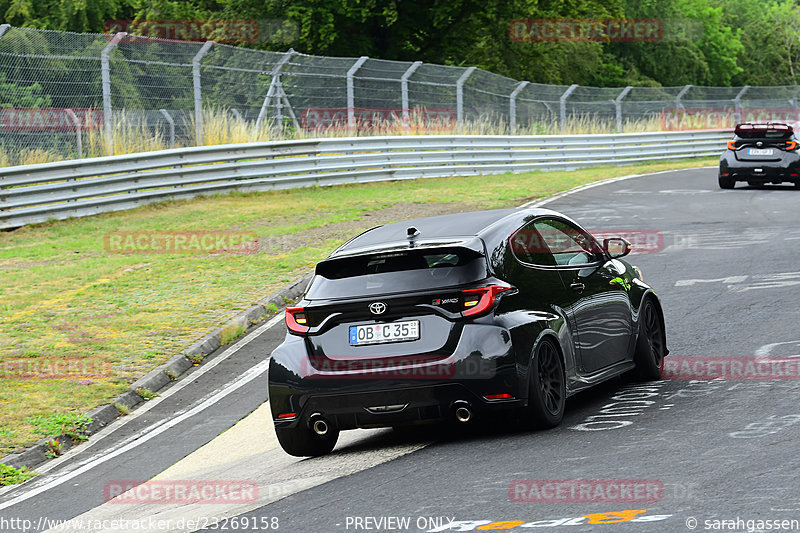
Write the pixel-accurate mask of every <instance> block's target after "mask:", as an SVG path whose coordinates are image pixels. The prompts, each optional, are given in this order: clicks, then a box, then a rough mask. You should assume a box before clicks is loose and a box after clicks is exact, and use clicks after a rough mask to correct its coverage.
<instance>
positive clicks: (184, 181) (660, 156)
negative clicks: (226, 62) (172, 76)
mask: <svg viewBox="0 0 800 533" xmlns="http://www.w3.org/2000/svg"><path fill="white" fill-rule="evenodd" d="M729 138H730V134H729V133H727V132H721V131H683V132H664V133H626V134H612V135H559V136H548V135H536V136H471V135H463V136H435V135H425V136H396V137H358V138H327V139H310V140H300V141H276V142H268V143H248V144H231V145H221V146H208V147H194V148H181V149H173V150H163V151H158V152H145V153H137V154H128V155H120V156H110V157H99V158H93V159H79V160H69V161H59V162H55V163H43V164H37V165H24V166H16V167H7V168H4V169H0V229H10V228H16V227H20V226H24V225H26V224H32V223H37V222H44V221H46V220H50V219H64V218H69V217H80V216H87V215H92V214H96V213H103V212H108V211H119V210H123V209H131V208H133V207H137V206H139V205H143V204H146V203H151V202H158V201H164V200H172V199H182V198H192V197H194V196H197V195H202V194H216V193H220V192H227V191H233V190H237V191H244V192H249V191H266V190H270V189H285V188H292V187H307V186H313V185H338V184H345V183H364V182H370V181H384V180H399V179H412V178H432V177H444V176H468V175H476V174H499V173H505V172H524V171H531V170H574V169H578V168H584V167H589V166H596V165H608V164H626V163H635V162H640V161H652V160H666V159H681V158H690V157H704V156H712V155H717V154H719V153H720V152H721V151H722V150H724V148H725V142H726V141H727V140H728V139H729Z"/></svg>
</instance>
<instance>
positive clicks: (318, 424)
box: [311, 418, 328, 435]
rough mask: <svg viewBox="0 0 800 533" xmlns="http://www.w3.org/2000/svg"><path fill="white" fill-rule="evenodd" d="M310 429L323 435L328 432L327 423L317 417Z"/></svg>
mask: <svg viewBox="0 0 800 533" xmlns="http://www.w3.org/2000/svg"><path fill="white" fill-rule="evenodd" d="M311 429H313V430H314V433H316V434H317V435H325V434H326V433H328V423H327V422H325V420H323V419H321V418H318V419H317V420H314V423H313V424H311Z"/></svg>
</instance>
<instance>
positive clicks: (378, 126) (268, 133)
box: [0, 107, 661, 167]
mask: <svg viewBox="0 0 800 533" xmlns="http://www.w3.org/2000/svg"><path fill="white" fill-rule="evenodd" d="M115 118H116V119H117V122H116V123H115V124H114V131H113V136H114V146H113V153H114V154H129V153H137V152H148V151H153V150H165V149H168V148H171V147H172V146H171V143H170V139H169V138H168V135H166V134H165V133H164V128H153V127H151V126H148V124H147V123H146V121H145V119H144V117H143V116H142V115H141V113H137V112H135V111H130V112H126V111H122V112H119V113H115ZM286 124H287V127H285V128H284V129H283V130H282V131H281V130H280V129H279V128H276V127H275V123H274V121H272V120H265V121H264V122H263V123H262V125H261V127H260V128H259V131H254V127H255V123H254V122H252V121H246V120H244V119H242V118H241V116H236V115H234V114H232V113H230V111H229V110H226V109H223V108H219V107H213V108H208V109H205V110H204V111H203V143H202V144H203V145H207V146H208V145H217V144H234V143H246V142H253V141H255V142H260V141H272V140H278V139H309V138H316V137H349V136H353V135H357V136H375V135H456V134H462V135H507V134H508V133H509V125H508V123H507V122H506V120H505V119H503V118H498V117H484V118H480V119H477V120H466V121H464V124H463V126H462V127H461V128H458V127H457V126H456V125H455V124H453V123H441V124H434V125H431V124H430V123H424V122H423V119H422V117H421V114H412V117H411V120H410V121H409V123H408V125H407V126H406V127H403V125H402V123H401V122H400V121H399V120H395V121H385V122H383V123H381V122H378V123H373V124H371V125H370V128H369V129H367V130H360V131H355V132H351V131H349V130H348V129H347V128H346V127H328V128H319V129H313V130H306V129H302V128H294V127H293V126H292V125H291V123H290V122H288V121H287V122H286ZM188 129H189V131H190V132H191V134H190V137H191V138H190V139H189V140H187V139H186V138H185V137H183V138H181V137H178V138H176V142H175V145H174V147H175V148H181V147H186V146H194V145H195V138H194V137H195V135H194V134H193V133H194V131H195V122H194V120H193V119H192V120H190V124H189V128H188ZM660 129H661V124H660V120H659V118H658V117H653V118H645V119H627V120H624V121H623V123H622V133H641V132H646V131H659V130H660ZM592 133H620V132H618V131H617V129H616V122H615V121H614V120H608V119H605V118H601V117H598V116H593V115H580V116H571V117H568V118H567V122H566V124H565V127H564V128H563V129H562V128H561V127H560V126H559V124H558V122H557V121H542V122H534V123H531V124H526V125H523V126H521V127H520V126H518V127H517V129H516V135H553V134H592ZM110 153H112V152H111V151H110V150H109V147H108V145H107V143H106V139H105V135H104V134H103V131H102V129H87V130H85V131H84V132H83V157H99V156H104V155H110ZM71 157H72V158H74V157H77V153H73V154H71V155H65V154H64V153H62V152H60V151H58V150H56V149H49V150H48V149H43V148H30V149H22V150H7V149H6V148H5V147H0V166H3V167H6V166H11V165H29V164H35V163H46V162H50V161H61V160H64V159H69V158H71Z"/></svg>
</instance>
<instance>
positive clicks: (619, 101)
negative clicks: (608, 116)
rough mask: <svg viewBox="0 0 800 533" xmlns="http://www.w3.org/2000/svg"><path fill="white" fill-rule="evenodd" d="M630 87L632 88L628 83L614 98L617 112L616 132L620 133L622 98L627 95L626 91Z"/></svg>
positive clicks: (627, 91)
mask: <svg viewBox="0 0 800 533" xmlns="http://www.w3.org/2000/svg"><path fill="white" fill-rule="evenodd" d="M631 89H633V87H631V86H630V85H628V86H627V87H625V88H624V89H622V92H621V93H619V95H618V96H617V97H616V98H614V109H615V111H616V113H617V133H622V100H623V99H624V98H625V97H626V96H628V93H629V92H631Z"/></svg>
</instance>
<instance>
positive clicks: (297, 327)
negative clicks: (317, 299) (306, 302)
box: [286, 307, 308, 333]
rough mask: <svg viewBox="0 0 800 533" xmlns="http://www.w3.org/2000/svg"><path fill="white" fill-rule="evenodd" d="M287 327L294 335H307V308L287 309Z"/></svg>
mask: <svg viewBox="0 0 800 533" xmlns="http://www.w3.org/2000/svg"><path fill="white" fill-rule="evenodd" d="M286 327H287V328H289V331H291V332H292V333H306V332H307V331H308V318H307V317H306V309H305V307H287V308H286Z"/></svg>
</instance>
